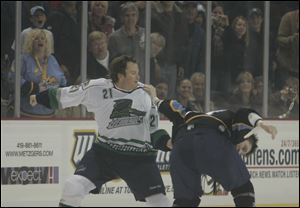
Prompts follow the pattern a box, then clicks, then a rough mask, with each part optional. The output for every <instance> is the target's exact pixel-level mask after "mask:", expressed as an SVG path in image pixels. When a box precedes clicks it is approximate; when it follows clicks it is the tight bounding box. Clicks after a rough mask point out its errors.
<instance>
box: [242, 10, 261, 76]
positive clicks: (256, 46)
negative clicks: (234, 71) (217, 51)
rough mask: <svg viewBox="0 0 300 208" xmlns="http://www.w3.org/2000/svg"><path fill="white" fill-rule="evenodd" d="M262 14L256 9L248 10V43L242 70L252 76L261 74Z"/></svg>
mask: <svg viewBox="0 0 300 208" xmlns="http://www.w3.org/2000/svg"><path fill="white" fill-rule="evenodd" d="M262 23H263V13H262V11H261V10H260V9H258V8H253V9H251V10H250V12H249V15H248V43H247V48H246V58H245V64H244V66H245V67H244V68H246V69H248V70H249V71H250V72H251V73H252V75H253V76H255V77H256V76H260V75H262V72H263V69H262V67H263V62H262V58H263V45H264V44H263V28H262V26H263V24H262Z"/></svg>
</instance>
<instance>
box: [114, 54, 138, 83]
mask: <svg viewBox="0 0 300 208" xmlns="http://www.w3.org/2000/svg"><path fill="white" fill-rule="evenodd" d="M130 63H131V64H137V63H136V60H135V59H134V58H133V57H131V56H126V55H122V56H119V57H116V58H114V59H113V60H112V62H111V63H110V65H109V69H110V77H111V79H112V81H113V83H117V82H118V81H119V75H123V76H126V69H128V64H130Z"/></svg>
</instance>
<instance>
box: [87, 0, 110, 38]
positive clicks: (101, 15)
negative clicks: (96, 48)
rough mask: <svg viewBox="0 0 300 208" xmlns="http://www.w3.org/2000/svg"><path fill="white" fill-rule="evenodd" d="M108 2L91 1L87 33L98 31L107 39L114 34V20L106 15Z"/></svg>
mask: <svg viewBox="0 0 300 208" xmlns="http://www.w3.org/2000/svg"><path fill="white" fill-rule="evenodd" d="M107 10H108V1H92V2H91V12H90V13H89V29H88V31H89V33H91V32H93V31H99V32H103V33H105V35H106V36H107V37H109V36H110V35H111V34H112V32H114V26H115V19H114V18H112V17H111V16H108V15H107Z"/></svg>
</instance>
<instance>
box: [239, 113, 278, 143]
mask: <svg viewBox="0 0 300 208" xmlns="http://www.w3.org/2000/svg"><path fill="white" fill-rule="evenodd" d="M235 116H236V121H237V122H242V123H246V124H247V125H250V126H252V127H254V128H253V129H252V130H251V131H250V132H249V133H248V134H246V135H245V136H244V138H249V137H250V136H251V135H253V134H256V133H257V131H258V130H259V129H262V130H264V131H265V132H267V133H269V134H271V136H272V139H274V138H275V136H276V134H277V129H276V128H275V127H274V126H272V125H267V124H266V123H265V122H264V120H263V118H262V117H261V116H260V115H259V114H258V113H257V112H256V111H254V110H252V109H247V108H240V109H239V110H238V111H237V112H236V115H235Z"/></svg>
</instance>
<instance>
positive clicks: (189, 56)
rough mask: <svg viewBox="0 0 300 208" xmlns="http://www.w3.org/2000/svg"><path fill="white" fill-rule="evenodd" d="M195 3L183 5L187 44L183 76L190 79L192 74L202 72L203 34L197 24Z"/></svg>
mask: <svg viewBox="0 0 300 208" xmlns="http://www.w3.org/2000/svg"><path fill="white" fill-rule="evenodd" d="M197 6H198V4H197V2H186V3H184V7H183V8H184V15H185V16H186V18H187V21H188V42H187V46H186V47H187V51H186V54H185V60H184V64H183V68H184V69H185V70H184V76H185V77H190V76H191V75H192V74H193V73H194V72H200V71H204V53H205V51H204V49H205V33H204V30H203V29H202V27H201V25H200V24H199V23H198V22H197V17H198V9H197Z"/></svg>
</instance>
